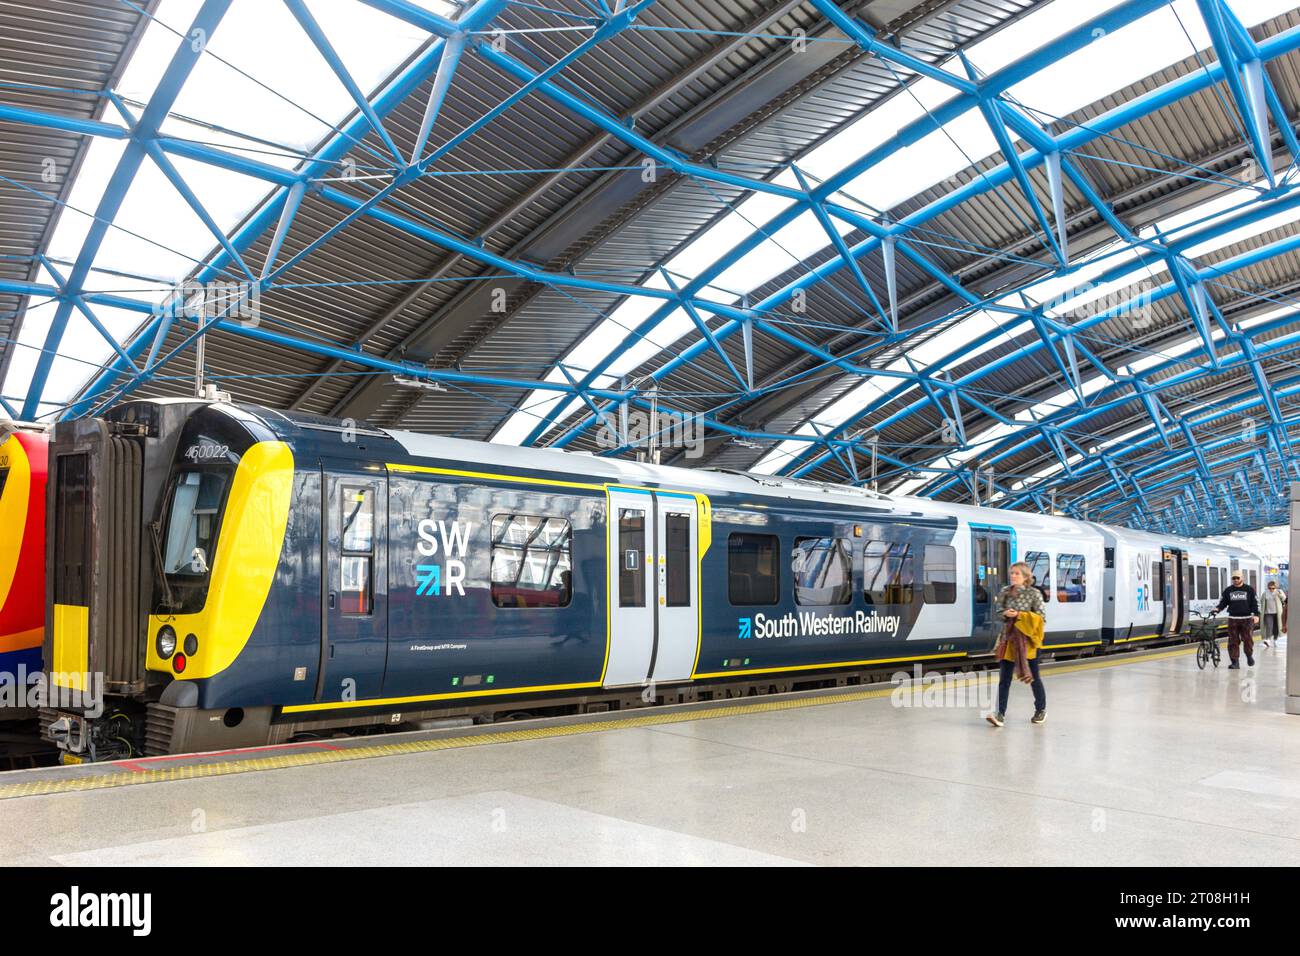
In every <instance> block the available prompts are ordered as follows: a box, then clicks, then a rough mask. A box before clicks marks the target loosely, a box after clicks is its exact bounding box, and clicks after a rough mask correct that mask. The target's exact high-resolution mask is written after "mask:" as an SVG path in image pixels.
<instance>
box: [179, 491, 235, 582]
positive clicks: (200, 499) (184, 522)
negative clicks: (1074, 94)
mask: <svg viewBox="0 0 1300 956" xmlns="http://www.w3.org/2000/svg"><path fill="white" fill-rule="evenodd" d="M225 491H226V474H225V472H224V471H217V470H214V469H204V470H203V471H184V472H181V473H180V474H178V475H177V476H176V483H175V484H174V485H173V486H172V508H171V516H170V518H169V519H168V522H167V547H166V550H165V551H164V558H163V570H164V571H165V572H166V573H167V574H168V575H176V576H178V577H180V578H190V579H196V578H204V577H206V576H207V573H208V566H209V565H210V564H211V563H212V550H213V548H214V546H215V545H216V539H217V523H218V518H219V517H220V514H221V501H222V498H223V497H224V496H225Z"/></svg>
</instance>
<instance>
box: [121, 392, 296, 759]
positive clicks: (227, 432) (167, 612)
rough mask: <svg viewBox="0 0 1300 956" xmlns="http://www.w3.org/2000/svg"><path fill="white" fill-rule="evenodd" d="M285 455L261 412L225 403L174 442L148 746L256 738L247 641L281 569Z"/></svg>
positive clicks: (158, 576)
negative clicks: (154, 695)
mask: <svg viewBox="0 0 1300 956" xmlns="http://www.w3.org/2000/svg"><path fill="white" fill-rule="evenodd" d="M293 486H294V457H293V452H292V450H291V448H290V446H289V445H288V444H287V443H286V442H284V441H282V440H280V438H279V437H277V435H276V434H274V433H273V432H272V431H271V430H270V429H269V428H268V426H267V425H266V423H265V421H264V420H263V419H261V418H259V417H258V416H257V415H255V414H252V413H250V412H248V411H246V410H244V409H241V408H240V407H238V406H234V405H228V404H226V405H214V406H211V407H209V408H207V409H204V410H203V411H201V412H198V413H196V414H195V415H193V416H192V417H191V418H190V419H189V421H188V422H187V423H186V425H185V427H184V429H183V431H182V433H181V435H180V439H179V441H178V442H177V445H176V452H175V457H174V459H173V462H172V468H171V471H170V474H169V475H168V478H167V482H166V486H165V488H164V489H163V491H162V496H161V501H160V504H161V508H160V512H159V518H158V520H156V521H155V522H154V523H153V524H151V526H150V528H149V538H150V540H149V546H150V548H151V549H152V553H153V557H154V566H155V568H156V569H157V570H156V573H155V575H154V581H153V584H154V588H153V595H152V602H151V606H150V609H149V617H148V626H147V631H148V638H147V641H146V643H145V648H144V650H145V669H146V670H147V672H148V673H149V675H150V680H151V682H152V683H153V684H154V685H155V686H158V687H159V688H160V693H159V696H158V699H157V701H155V702H151V704H150V706H149V708H148V714H147V727H146V739H145V747H146V752H149V753H174V752H180V751H182V750H187V751H192V750H206V749H213V748H216V747H230V746H239V745H241V744H246V743H250V742H261V741H263V740H264V739H265V738H266V735H267V732H268V731H267V728H268V726H269V723H270V715H271V707H270V706H269V704H262V703H261V702H260V701H259V700H258V699H257V688H258V687H259V686H260V685H261V684H262V683H263V682H264V681H265V679H266V677H267V676H268V675H266V674H263V673H260V670H261V669H262V668H263V665H264V664H265V663H266V662H265V660H263V659H261V658H259V657H258V655H257V653H256V652H254V651H250V649H249V643H250V640H252V638H253V636H254V632H255V631H256V630H257V629H258V627H259V624H262V625H263V627H264V629H265V625H264V621H263V617H264V613H263V612H264V609H265V607H266V605H267V600H268V596H269V595H270V592H271V590H272V586H273V584H274V582H275V580H276V576H277V573H278V571H279V569H280V563H281V552H282V550H283V545H284V539H285V534H286V529H287V527H288V523H289V510H290V504H291V499H292V496H293Z"/></svg>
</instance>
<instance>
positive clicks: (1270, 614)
mask: <svg viewBox="0 0 1300 956" xmlns="http://www.w3.org/2000/svg"><path fill="white" fill-rule="evenodd" d="M1284 607H1286V592H1285V591H1283V590H1282V589H1281V588H1280V587H1278V586H1277V582H1276V581H1269V582H1268V587H1266V588H1265V589H1264V593H1263V594H1261V595H1260V596H1259V633H1260V643H1261V644H1263V645H1264V646H1265V647H1268V642H1269V641H1272V642H1273V643H1274V644H1276V643H1277V639H1278V635H1280V634H1281V633H1282V609H1283V608H1284Z"/></svg>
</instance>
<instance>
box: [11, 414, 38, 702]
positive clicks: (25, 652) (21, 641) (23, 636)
mask: <svg viewBox="0 0 1300 956" xmlns="http://www.w3.org/2000/svg"><path fill="white" fill-rule="evenodd" d="M48 444H49V440H48V437H47V435H46V433H45V429H44V428H41V427H39V426H35V425H20V424H16V423H0V675H10V676H9V679H8V681H7V682H8V683H10V684H14V685H17V684H22V685H24V686H25V685H26V684H27V679H28V677H36V676H38V675H39V674H40V673H41V645H42V643H43V641H44V637H45V497H46V487H45V486H46V460H47V454H48ZM6 703H7V704H8V706H6V707H3V708H0V719H5V718H6V717H9V716H12V714H11V712H12V711H14V710H15V709H20V708H19V705H20V704H21V703H22V702H21V701H18V700H13V701H6Z"/></svg>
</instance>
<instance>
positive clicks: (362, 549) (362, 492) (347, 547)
mask: <svg viewBox="0 0 1300 956" xmlns="http://www.w3.org/2000/svg"><path fill="white" fill-rule="evenodd" d="M339 496H340V499H341V500H340V502H339V510H340V522H339V526H340V527H341V528H342V530H343V534H342V538H343V553H342V556H341V557H340V559H339V578H340V580H339V594H340V604H341V610H342V611H343V613H344V614H370V613H371V612H372V611H374V607H375V601H374V545H375V491H374V487H373V486H371V485H342V486H341V487H340V489H339Z"/></svg>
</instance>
